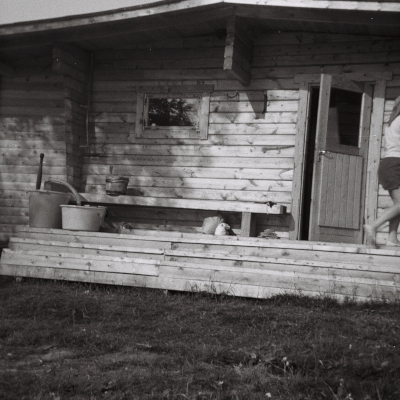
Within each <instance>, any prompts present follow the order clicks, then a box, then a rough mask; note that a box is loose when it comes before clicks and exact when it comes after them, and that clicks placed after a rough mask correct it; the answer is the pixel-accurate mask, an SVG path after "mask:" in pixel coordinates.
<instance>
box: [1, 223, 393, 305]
mask: <svg viewBox="0 0 400 400" xmlns="http://www.w3.org/2000/svg"><path fill="white" fill-rule="evenodd" d="M399 256H400V251H396V250H386V249H385V250H383V249H372V248H368V247H367V246H351V245H347V244H332V243H315V242H301V241H300V242H294V241H283V240H266V239H258V238H243V237H234V236H226V237H225V236H222V237H216V236H214V235H203V234H184V233H179V232H159V231H157V232H155V231H137V232H136V231H135V232H130V233H129V234H115V233H105V232H77V231H67V230H55V229H41V228H29V227H22V228H21V229H20V230H19V232H18V233H17V235H16V236H15V237H13V238H11V239H10V243H9V248H8V249H5V250H4V251H3V255H2V257H1V259H0V274H3V275H16V276H28V277H37V278H47V279H63V280H73V281H83V282H96V283H109V284H116V285H128V286H138V287H140V286H145V287H149V288H159V289H169V290H188V291H193V290H207V291H213V292H216V293H221V292H224V293H228V294H234V295H237V296H245V297H266V296H270V295H272V294H277V293H285V292H291V293H293V292H295V293H299V292H301V293H304V294H308V295H326V294H329V295H332V296H334V297H336V298H345V297H352V298H355V299H363V300H365V299H371V298H382V297H385V298H392V299H393V298H396V299H397V294H398V286H399V284H400V272H399V269H398V265H399V262H398V260H399Z"/></svg>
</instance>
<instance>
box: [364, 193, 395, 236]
mask: <svg viewBox="0 0 400 400" xmlns="http://www.w3.org/2000/svg"><path fill="white" fill-rule="evenodd" d="M389 194H390V197H391V198H392V201H393V205H392V206H391V207H389V208H388V209H386V210H385V211H384V212H383V214H382V215H381V216H380V217H379V218H377V219H376V220H375V221H373V222H372V223H371V224H370V225H364V231H365V233H366V235H367V237H368V239H369V240H370V241H371V242H372V243H373V244H374V243H375V235H376V231H377V229H378V228H379V227H380V226H381V225H382V224H384V223H385V222H387V221H390V222H389V240H390V241H391V242H393V243H397V229H398V227H399V222H400V188H397V189H394V190H390V191H389Z"/></svg>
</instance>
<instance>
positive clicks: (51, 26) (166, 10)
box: [0, 0, 400, 48]
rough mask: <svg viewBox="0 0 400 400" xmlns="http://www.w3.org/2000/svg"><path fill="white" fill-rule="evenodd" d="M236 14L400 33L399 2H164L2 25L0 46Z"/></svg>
mask: <svg viewBox="0 0 400 400" xmlns="http://www.w3.org/2000/svg"><path fill="white" fill-rule="evenodd" d="M233 10H234V11H233ZM232 12H234V13H236V15H237V16H240V17H243V18H253V19H265V20H284V21H303V22H310V23H326V24H335V23H338V24H351V25H353V26H357V25H367V26H372V27H373V26H379V27H380V29H384V28H385V27H387V30H388V32H393V30H398V31H399V32H400V28H399V25H400V24H399V19H400V18H399V17H400V3H399V2H397V1H396V2H394V1H386V2H381V1H349V0H342V1H322V0H163V1H155V2H151V3H147V4H141V5H139V6H134V7H130V8H124V9H118V10H111V11H107V12H101V13H94V14H86V15H79V16H71V17H64V18H57V19H52V20H43V21H33V22H22V23H15V24H8V25H2V26H0V45H1V47H2V48H4V46H6V47H9V46H11V47H14V46H15V47H20V46H29V45H31V44H33V43H38V42H40V43H46V42H50V41H55V40H56V41H73V40H79V39H82V38H83V37H85V38H88V39H90V38H94V37H106V36H117V35H120V34H124V33H135V32H141V31H146V30H150V29H162V28H167V27H169V26H175V25H181V24H188V23H201V22H202V21H204V20H210V19H216V18H223V17H226V16H229V15H232ZM65 34H67V36H65ZM391 34H392V33H391Z"/></svg>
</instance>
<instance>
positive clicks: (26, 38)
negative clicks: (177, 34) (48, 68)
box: [0, 4, 232, 50]
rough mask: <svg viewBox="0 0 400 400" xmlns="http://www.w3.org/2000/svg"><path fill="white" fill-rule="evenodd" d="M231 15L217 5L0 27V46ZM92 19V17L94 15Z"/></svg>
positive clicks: (119, 32) (116, 33)
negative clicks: (25, 28) (12, 29)
mask: <svg viewBox="0 0 400 400" xmlns="http://www.w3.org/2000/svg"><path fill="white" fill-rule="evenodd" d="M231 14H232V6H226V5H224V4H222V5H220V6H218V7H205V8H201V9H197V10H192V9H190V8H189V9H184V10H180V11H179V12H178V11H177V12H175V13H168V14H155V15H148V16H139V17H137V18H135V19H134V20H133V19H131V20H116V21H112V20H110V21H107V20H105V21H104V22H102V23H100V22H99V23H88V24H87V25H81V24H79V25H77V26H71V27H68V26H66V25H65V24H62V23H61V22H60V24H58V25H57V24H49V29H48V30H45V29H42V30H33V31H32V32H31V33H30V34H27V32H19V33H18V34H15V35H12V34H11V35H10V34H8V33H7V34H5V35H4V34H3V33H4V29H2V27H1V26H0V48H1V49H2V50H6V49H13V48H22V47H31V46H36V45H38V44H41V45H43V44H51V43H54V42H59V43H61V42H64V43H66V42H79V41H81V40H90V39H97V38H99V39H101V38H106V37H109V38H111V37H114V38H115V40H118V37H119V36H123V35H130V34H135V33H141V32H146V31H147V32H151V31H155V30H160V29H164V28H171V27H179V26H185V25H187V26H195V25H196V24H202V23H206V22H208V21H213V20H217V19H225V18H227V17H228V16H229V15H231ZM93 20H95V18H93Z"/></svg>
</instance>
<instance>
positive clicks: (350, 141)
mask: <svg viewBox="0 0 400 400" xmlns="http://www.w3.org/2000/svg"><path fill="white" fill-rule="evenodd" d="M361 103H362V93H356V92H351V91H349V90H343V89H336V88H332V89H331V97H330V102H329V122H328V137H330V139H331V140H332V139H333V138H336V140H334V141H335V142H336V143H337V144H343V145H346V146H354V147H358V145H359V135H360V116H361Z"/></svg>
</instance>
